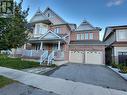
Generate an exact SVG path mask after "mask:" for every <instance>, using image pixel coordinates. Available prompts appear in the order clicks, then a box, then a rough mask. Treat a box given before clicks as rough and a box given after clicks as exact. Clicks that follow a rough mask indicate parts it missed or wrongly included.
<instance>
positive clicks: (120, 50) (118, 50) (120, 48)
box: [114, 47, 127, 56]
mask: <svg viewBox="0 0 127 95" xmlns="http://www.w3.org/2000/svg"><path fill="white" fill-rule="evenodd" d="M118 52H127V47H114V55H115V56H118Z"/></svg>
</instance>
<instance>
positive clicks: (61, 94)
mask: <svg viewBox="0 0 127 95" xmlns="http://www.w3.org/2000/svg"><path fill="white" fill-rule="evenodd" d="M0 75H2V76H5V77H7V78H11V79H13V80H16V81H19V82H20V83H23V84H25V85H29V86H32V87H34V88H38V89H33V88H29V87H28V89H27V88H26V89H23V88H24V86H22V85H19V86H16V87H17V88H18V91H19V90H22V93H21V94H20V95H29V94H30V95H36V94H37V92H38V93H39V94H38V95H56V94H58V95H84V94H85V95H127V92H125V91H120V90H115V89H110V88H104V87H101V86H95V85H91V84H87V83H81V82H73V81H69V80H65V79H60V78H53V77H48V76H44V75H37V74H33V73H28V72H23V71H19V70H14V69H10V68H6V67H0ZM75 75H76V74H75ZM14 86H15V85H14ZM9 88H10V87H9ZM11 88H13V86H11ZM31 89H33V90H34V91H33V90H31ZM39 89H40V90H41V91H40V90H39ZM5 90H6V89H5ZM5 90H2V92H3V91H4V92H5V93H6V91H5ZM8 90H9V89H8ZM15 90H16V89H15ZM36 91H37V92H36ZM4 92H3V93H4ZM11 92H12V91H10V93H11ZM25 93H27V94H25ZM28 93H29V94H28ZM31 93H32V94H31ZM34 93H36V94H34ZM11 94H13V93H11ZM0 95H1V93H0ZM2 95H4V94H2ZM5 95H7V94H5ZM13 95H15V94H13ZM16 95H18V94H16Z"/></svg>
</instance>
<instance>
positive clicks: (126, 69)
mask: <svg viewBox="0 0 127 95" xmlns="http://www.w3.org/2000/svg"><path fill="white" fill-rule="evenodd" d="M118 68H119V69H120V72H121V73H127V66H125V64H119V65H118Z"/></svg>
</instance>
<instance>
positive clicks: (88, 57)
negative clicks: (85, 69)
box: [85, 51, 103, 64]
mask: <svg viewBox="0 0 127 95" xmlns="http://www.w3.org/2000/svg"><path fill="white" fill-rule="evenodd" d="M85 63H86V64H103V54H102V52H101V51H86V52H85Z"/></svg>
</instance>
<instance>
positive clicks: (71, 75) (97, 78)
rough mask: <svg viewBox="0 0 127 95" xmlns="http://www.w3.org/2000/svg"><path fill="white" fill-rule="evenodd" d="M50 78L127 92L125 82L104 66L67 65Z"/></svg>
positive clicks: (126, 83)
mask: <svg viewBox="0 0 127 95" xmlns="http://www.w3.org/2000/svg"><path fill="white" fill-rule="evenodd" d="M50 76H51V77H58V78H63V79H67V80H72V81H75V82H83V83H88V84H93V85H99V86H102V87H106V88H112V89H118V90H124V91H127V81H125V80H124V79H122V78H121V77H120V76H119V75H117V74H116V73H115V72H113V71H112V70H110V69H109V68H107V67H106V66H99V65H85V64H67V65H65V66H62V67H60V68H59V69H58V70H56V71H55V72H54V73H52V74H51V75H50Z"/></svg>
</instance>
